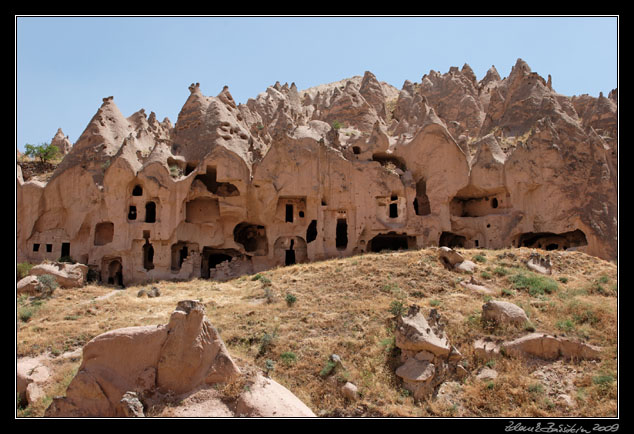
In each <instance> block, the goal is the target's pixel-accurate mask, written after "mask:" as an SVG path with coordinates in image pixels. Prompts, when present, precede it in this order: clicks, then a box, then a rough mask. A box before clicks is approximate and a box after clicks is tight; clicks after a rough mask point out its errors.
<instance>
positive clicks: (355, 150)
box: [352, 146, 361, 155]
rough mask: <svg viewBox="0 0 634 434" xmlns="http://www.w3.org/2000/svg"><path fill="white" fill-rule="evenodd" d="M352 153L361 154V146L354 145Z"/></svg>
mask: <svg viewBox="0 0 634 434" xmlns="http://www.w3.org/2000/svg"><path fill="white" fill-rule="evenodd" d="M352 153H353V154H354V155H359V154H360V153H361V148H359V147H358V146H353V147H352Z"/></svg>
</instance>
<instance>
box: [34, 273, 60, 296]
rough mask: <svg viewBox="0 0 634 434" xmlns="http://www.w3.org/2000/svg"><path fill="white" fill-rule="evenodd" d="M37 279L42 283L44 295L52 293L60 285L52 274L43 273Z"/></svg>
mask: <svg viewBox="0 0 634 434" xmlns="http://www.w3.org/2000/svg"><path fill="white" fill-rule="evenodd" d="M37 280H38V281H39V282H40V284H41V285H42V296H44V297H46V296H49V295H51V294H52V293H53V291H55V290H56V289H57V287H58V286H59V283H57V280H55V277H54V276H52V275H50V274H41V275H39V276H37Z"/></svg>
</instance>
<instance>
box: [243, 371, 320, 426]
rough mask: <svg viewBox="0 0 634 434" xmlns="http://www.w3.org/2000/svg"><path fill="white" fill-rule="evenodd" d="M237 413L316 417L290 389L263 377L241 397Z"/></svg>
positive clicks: (250, 415) (258, 377)
mask: <svg viewBox="0 0 634 434" xmlns="http://www.w3.org/2000/svg"><path fill="white" fill-rule="evenodd" d="M235 413H236V415H238V416H249V417H297V418H304V417H315V414H314V413H313V411H312V410H311V409H310V408H308V407H307V406H306V404H304V403H303V402H301V401H300V400H299V399H298V398H297V397H296V396H295V395H293V394H292V393H291V392H289V390H288V389H286V388H285V387H283V386H281V385H280V384H279V383H277V382H276V381H274V380H272V379H271V378H266V377H263V376H261V375H258V376H257V377H256V379H255V382H254V383H253V384H252V385H251V386H250V387H249V390H248V391H247V392H245V393H243V394H242V395H241V396H240V398H239V399H238V402H237V407H236V411H235Z"/></svg>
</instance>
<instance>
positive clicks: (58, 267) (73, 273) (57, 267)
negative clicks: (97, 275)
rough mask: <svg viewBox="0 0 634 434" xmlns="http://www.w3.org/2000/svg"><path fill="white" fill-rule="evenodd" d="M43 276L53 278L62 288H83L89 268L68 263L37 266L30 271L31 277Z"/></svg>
mask: <svg viewBox="0 0 634 434" xmlns="http://www.w3.org/2000/svg"><path fill="white" fill-rule="evenodd" d="M43 274H50V275H51V276H53V277H54V278H55V281H56V282H57V283H58V284H59V286H60V287H61V288H81V287H82V286H84V285H85V284H86V276H87V275H88V266H87V265H84V264H70V263H66V262H51V263H44V264H39V265H36V266H34V267H33V268H31V270H30V271H29V276H41V275H43Z"/></svg>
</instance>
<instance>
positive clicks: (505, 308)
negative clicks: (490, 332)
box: [482, 300, 528, 326]
mask: <svg viewBox="0 0 634 434" xmlns="http://www.w3.org/2000/svg"><path fill="white" fill-rule="evenodd" d="M482 319H483V320H484V321H492V322H494V323H496V324H512V325H517V326H523V325H525V324H526V323H527V322H528V317H527V316H526V313H525V312H524V309H522V308H521V307H519V306H517V305H515V304H513V303H509V302H507V301H497V300H491V301H489V302H487V303H485V304H484V305H482Z"/></svg>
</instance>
